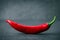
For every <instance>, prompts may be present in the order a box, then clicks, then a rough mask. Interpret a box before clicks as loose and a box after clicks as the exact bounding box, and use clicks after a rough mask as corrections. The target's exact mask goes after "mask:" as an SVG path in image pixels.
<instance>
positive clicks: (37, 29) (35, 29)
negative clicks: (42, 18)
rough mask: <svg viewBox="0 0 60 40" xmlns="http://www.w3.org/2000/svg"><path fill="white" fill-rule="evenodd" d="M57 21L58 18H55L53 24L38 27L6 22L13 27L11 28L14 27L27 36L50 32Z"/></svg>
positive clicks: (10, 21)
mask: <svg viewBox="0 0 60 40" xmlns="http://www.w3.org/2000/svg"><path fill="white" fill-rule="evenodd" d="M55 20H56V16H54V19H53V20H52V21H51V22H49V23H44V24H40V25H36V26H29V25H23V24H20V23H16V22H14V21H12V20H6V22H8V23H9V24H10V25H11V27H13V28H14V29H16V30H18V31H20V32H23V33H27V34H35V33H40V32H43V31H46V30H48V29H49V28H50V26H51V25H52V24H53V23H54V22H55Z"/></svg>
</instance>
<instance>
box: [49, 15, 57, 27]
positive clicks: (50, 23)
mask: <svg viewBox="0 0 60 40" xmlns="http://www.w3.org/2000/svg"><path fill="white" fill-rule="evenodd" d="M55 20H56V16H54V18H53V20H52V21H51V22H49V23H48V25H49V26H51V25H52V24H53V23H54V22H55Z"/></svg>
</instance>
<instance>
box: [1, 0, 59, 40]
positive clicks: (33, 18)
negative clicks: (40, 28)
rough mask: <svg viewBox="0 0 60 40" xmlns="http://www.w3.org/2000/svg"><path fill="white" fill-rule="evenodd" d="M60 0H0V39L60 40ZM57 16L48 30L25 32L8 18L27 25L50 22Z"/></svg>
mask: <svg viewBox="0 0 60 40" xmlns="http://www.w3.org/2000/svg"><path fill="white" fill-rule="evenodd" d="M59 8H60V1H59V0H0V40H60V25H59V24H60V9H59ZM53 16H57V20H56V22H55V23H54V24H53V25H52V26H51V27H50V29H49V30H48V31H45V32H43V33H40V34H23V33H21V32H18V31H16V30H15V29H13V28H12V27H11V26H10V25H9V24H8V23H6V22H5V20H6V19H12V20H14V21H16V22H18V23H22V24H26V25H38V24H42V23H45V22H49V21H51V20H52V19H53Z"/></svg>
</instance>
